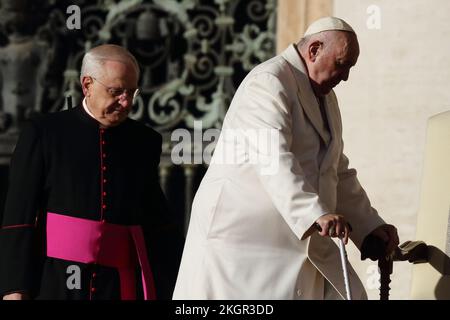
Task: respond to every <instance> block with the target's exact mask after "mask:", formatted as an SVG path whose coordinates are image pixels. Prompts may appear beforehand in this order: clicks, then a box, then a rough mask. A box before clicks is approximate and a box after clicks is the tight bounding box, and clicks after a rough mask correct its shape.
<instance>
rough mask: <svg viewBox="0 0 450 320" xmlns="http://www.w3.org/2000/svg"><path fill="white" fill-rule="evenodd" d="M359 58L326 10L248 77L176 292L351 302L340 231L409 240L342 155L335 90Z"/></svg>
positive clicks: (177, 295)
mask: <svg viewBox="0 0 450 320" xmlns="http://www.w3.org/2000/svg"><path fill="white" fill-rule="evenodd" d="M358 56H359V45H358V40H357V37H356V34H355V32H354V30H353V29H352V28H351V27H350V25H348V24H347V23H346V22H345V21H343V20H341V19H338V18H334V17H326V18H322V19H320V20H318V21H316V22H314V23H313V24H312V25H311V26H310V27H309V28H308V29H307V31H306V33H305V35H304V37H303V38H302V39H301V40H300V41H299V42H298V43H297V44H292V45H291V46H289V47H288V48H287V49H286V50H285V51H284V52H282V53H281V54H280V55H278V56H276V57H274V58H272V59H270V60H268V61H266V62H264V63H262V64H260V65H258V66H257V67H255V68H254V69H253V70H252V71H251V72H250V73H249V74H248V75H247V77H246V78H245V79H244V80H243V82H242V83H241V85H240V86H239V88H238V90H237V92H236V94H235V96H234V98H233V101H232V103H231V105H230V108H229V110H228V113H227V115H226V117H225V120H224V123H223V128H222V133H221V136H220V138H219V141H218V143H217V146H216V149H215V152H214V155H213V158H212V161H211V165H210V167H209V168H208V171H207V173H206V174H205V177H204V178H203V180H202V182H201V184H200V187H199V189H198V191H197V193H196V195H195V199H194V202H193V205H192V213H191V220H190V224H189V230H188V234H187V238H186V243H185V247H184V252H183V258H182V262H181V265H180V269H179V273H178V279H177V283H176V287H175V291H174V294H173V298H174V299H343V298H344V297H345V287H344V279H343V276H342V268H341V264H340V257H339V250H338V247H337V246H336V244H335V242H334V241H333V239H332V238H334V237H341V238H342V239H343V240H344V242H347V239H348V237H350V239H351V240H352V241H353V242H354V243H355V245H356V246H357V247H358V248H361V245H362V243H363V241H364V238H365V237H366V236H367V235H369V234H373V235H375V236H378V237H379V238H381V239H382V240H383V241H384V242H385V243H386V253H387V254H388V253H389V252H392V251H393V250H394V248H395V247H396V246H397V245H398V243H399V239H398V236H397V231H396V229H395V227H394V226H392V225H389V224H386V223H385V222H384V221H383V220H382V218H381V217H380V216H379V215H378V213H377V211H376V210H375V209H374V208H372V207H371V205H370V201H369V199H368V198H367V195H366V193H365V191H364V190H363V188H362V187H361V185H360V184H359V182H358V180H357V177H356V171H355V170H354V169H349V168H348V164H349V161H348V159H347V158H346V156H345V155H344V153H343V142H342V124H341V118H340V113H339V107H338V103H337V99H336V96H335V94H334V92H333V90H332V88H333V87H335V86H336V85H337V84H338V83H339V82H340V81H342V80H344V81H346V80H347V79H348V76H349V71H350V68H351V67H353V66H354V65H355V63H356V61H357V59H358ZM229 132H233V133H234V134H233V135H231V138H230V134H225V133H229ZM252 132H253V133H255V134H252ZM261 132H263V134H260V133H261ZM264 133H268V134H266V135H264ZM264 136H266V137H268V138H267V139H266V140H267V141H264V139H261V137H264ZM230 155H231V157H230ZM224 159H225V160H226V161H224ZM230 159H231V160H233V161H230ZM252 160H253V161H252ZM267 164H275V165H271V166H270V170H267V169H268V168H267ZM318 229H319V230H320V231H318ZM349 278H350V284H351V289H352V294H353V298H355V299H366V298H367V296H366V293H365V290H364V286H363V285H362V283H361V281H360V280H359V278H358V276H357V275H356V273H355V271H354V270H353V269H352V268H351V267H349Z"/></svg>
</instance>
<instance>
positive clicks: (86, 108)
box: [83, 97, 95, 119]
mask: <svg viewBox="0 0 450 320" xmlns="http://www.w3.org/2000/svg"><path fill="white" fill-rule="evenodd" d="M83 108H84V111H86V113H87V114H88V115H90V116H91V117H92V118H94V119H95V117H94V115H93V114H92V112H91V111H90V110H89V108H88V106H87V103H86V97H85V98H83Z"/></svg>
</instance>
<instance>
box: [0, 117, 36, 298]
mask: <svg viewBox="0 0 450 320" xmlns="http://www.w3.org/2000/svg"><path fill="white" fill-rule="evenodd" d="M41 144H42V142H41V137H40V134H39V130H38V128H37V126H36V124H34V123H33V122H32V121H29V122H27V123H26V125H25V126H24V128H23V129H22V132H21V135H20V137H19V140H18V143H17V145H16V148H15V151H14V154H13V156H12V160H11V165H10V173H9V188H8V193H7V197H6V203H5V210H4V215H3V221H2V222H1V229H0V296H2V295H5V294H7V293H10V292H19V291H20V292H22V291H24V292H27V293H29V294H33V291H34V290H33V288H34V284H35V283H34V281H37V280H38V279H39V278H40V277H36V272H38V270H39V267H38V265H37V257H38V256H39V253H38V252H37V251H38V247H39V246H38V243H39V241H37V238H36V236H37V232H36V225H37V213H38V208H39V203H40V201H41V199H42V198H41V196H42V192H43V180H44V178H43V176H44V160H43V153H42V145H41ZM41 255H42V253H41Z"/></svg>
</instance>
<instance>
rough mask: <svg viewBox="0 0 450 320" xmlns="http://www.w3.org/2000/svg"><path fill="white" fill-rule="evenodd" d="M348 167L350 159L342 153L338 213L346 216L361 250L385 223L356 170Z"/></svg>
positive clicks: (339, 167) (351, 234)
mask: <svg viewBox="0 0 450 320" xmlns="http://www.w3.org/2000/svg"><path fill="white" fill-rule="evenodd" d="M342 145H344V144H343V142H342ZM348 166H349V161H348V158H347V157H346V156H345V154H344V153H341V157H340V160H339V166H338V177H339V182H338V185H337V205H336V211H337V212H339V213H342V214H344V215H345V218H346V219H347V221H348V222H349V223H350V225H351V226H352V228H353V231H352V232H351V233H350V238H351V239H352V241H353V242H354V243H355V245H356V246H357V247H358V248H361V245H362V242H363V240H364V238H365V237H366V236H367V235H368V234H369V233H370V232H372V231H373V230H374V229H376V228H377V227H378V226H380V225H382V224H385V222H384V220H383V219H382V218H381V217H380V216H379V215H378V213H377V211H376V210H375V209H374V208H372V206H371V204H370V200H369V198H368V197H367V194H366V192H365V191H364V189H363V188H362V186H361V184H360V183H359V181H358V178H357V176H356V170H355V169H351V168H349V167H348Z"/></svg>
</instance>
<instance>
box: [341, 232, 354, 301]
mask: <svg viewBox="0 0 450 320" xmlns="http://www.w3.org/2000/svg"><path fill="white" fill-rule="evenodd" d="M339 253H340V254H341V264H342V272H343V273H344V284H345V293H346V296H347V300H352V289H351V287H350V279H349V278H348V269H347V263H348V257H347V251H346V250H345V243H344V240H343V239H342V237H339Z"/></svg>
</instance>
